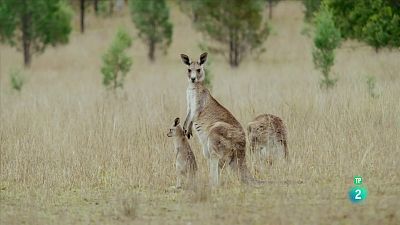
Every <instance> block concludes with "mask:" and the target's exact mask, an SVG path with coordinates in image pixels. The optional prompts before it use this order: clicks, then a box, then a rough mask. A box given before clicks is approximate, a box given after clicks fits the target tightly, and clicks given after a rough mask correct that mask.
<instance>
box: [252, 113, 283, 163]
mask: <svg viewBox="0 0 400 225" xmlns="http://www.w3.org/2000/svg"><path fill="white" fill-rule="evenodd" d="M247 131H248V138H249V142H250V150H251V151H252V152H253V153H256V154H259V155H260V156H261V157H260V158H261V159H262V160H263V161H267V162H268V163H269V164H272V158H274V157H276V156H283V157H284V158H285V159H286V160H287V159H288V157H289V152H288V147H287V132H286V126H285V124H284V123H283V121H282V119H281V118H279V117H277V116H274V115H271V114H262V115H259V116H257V117H256V118H255V119H254V120H253V121H252V122H250V123H248V125H247Z"/></svg>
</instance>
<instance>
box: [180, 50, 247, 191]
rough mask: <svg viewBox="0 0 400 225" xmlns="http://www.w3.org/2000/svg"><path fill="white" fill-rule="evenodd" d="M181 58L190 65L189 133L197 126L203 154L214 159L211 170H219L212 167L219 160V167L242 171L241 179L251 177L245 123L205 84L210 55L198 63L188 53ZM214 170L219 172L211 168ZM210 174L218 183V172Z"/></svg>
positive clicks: (188, 92)
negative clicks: (214, 96) (215, 96)
mask: <svg viewBox="0 0 400 225" xmlns="http://www.w3.org/2000/svg"><path fill="white" fill-rule="evenodd" d="M204 55H205V56H204ZM181 57H182V61H183V62H184V63H185V64H186V65H188V81H189V86H188V89H187V101H188V114H187V117H186V120H185V123H184V129H185V131H186V133H187V136H188V137H190V136H191V134H192V127H193V126H194V127H195V129H196V131H197V134H198V136H199V140H200V143H201V144H202V146H203V153H204V155H205V156H206V157H207V158H209V159H210V160H211V162H210V169H211V170H217V171H218V168H217V169H216V168H211V167H213V166H212V165H214V166H215V160H218V165H219V167H221V166H223V165H225V164H228V165H230V167H231V168H232V169H233V170H235V171H237V172H238V173H239V174H240V177H241V180H242V181H244V182H248V181H250V180H252V177H251V175H250V173H249V171H248V169H247V166H246V136H245V132H244V130H243V128H242V126H241V125H240V123H239V122H238V121H237V120H236V118H235V117H234V116H233V115H232V114H231V113H230V112H229V110H227V109H226V108H225V107H223V106H222V105H221V104H220V103H219V102H218V101H217V100H215V99H214V98H213V97H212V95H211V94H210V92H209V90H208V89H207V88H206V87H205V86H204V82H203V81H204V69H203V64H202V63H201V62H202V61H203V63H204V62H205V60H206V58H207V54H206V53H204V54H202V55H201V56H200V60H199V61H198V62H191V61H190V60H189V58H188V57H187V56H186V55H181ZM202 59H203V60H202ZM194 73H195V75H194ZM193 101H194V102H193ZM211 164H212V165H211ZM213 172H216V171H211V173H213ZM211 176H212V177H213V184H218V174H211ZM215 176H216V177H215Z"/></svg>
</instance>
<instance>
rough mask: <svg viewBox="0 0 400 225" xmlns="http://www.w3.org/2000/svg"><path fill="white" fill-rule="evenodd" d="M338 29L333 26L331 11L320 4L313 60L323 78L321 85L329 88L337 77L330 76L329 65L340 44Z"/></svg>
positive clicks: (316, 21)
mask: <svg viewBox="0 0 400 225" xmlns="http://www.w3.org/2000/svg"><path fill="white" fill-rule="evenodd" d="M340 42H341V38H340V31H339V30H338V29H337V28H336V27H335V24H334V22H333V18H332V13H331V12H330V10H329V9H328V7H327V6H326V5H324V4H323V5H322V6H321V9H320V11H319V12H318V14H317V15H316V17H315V36H314V49H313V53H312V54H313V61H314V65H315V67H316V68H317V69H319V70H321V72H322V75H323V78H322V80H321V87H325V88H330V87H333V86H334V85H335V84H336V81H337V79H332V78H331V77H330V71H331V67H332V66H333V65H334V63H335V52H334V51H335V49H336V48H337V47H338V46H339V45H340Z"/></svg>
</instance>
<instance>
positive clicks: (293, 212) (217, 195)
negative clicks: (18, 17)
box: [0, 1, 400, 225]
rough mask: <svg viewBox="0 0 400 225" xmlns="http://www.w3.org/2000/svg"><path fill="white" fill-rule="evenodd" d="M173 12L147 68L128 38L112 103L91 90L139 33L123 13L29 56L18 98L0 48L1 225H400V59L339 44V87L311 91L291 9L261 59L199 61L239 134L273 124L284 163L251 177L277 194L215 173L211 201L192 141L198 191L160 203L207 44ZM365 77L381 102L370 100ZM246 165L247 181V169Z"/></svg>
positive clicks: (304, 43) (296, 13) (314, 79)
mask: <svg viewBox="0 0 400 225" xmlns="http://www.w3.org/2000/svg"><path fill="white" fill-rule="evenodd" d="M171 14H172V20H173V23H174V26H175V27H174V28H175V30H174V37H173V43H172V45H171V47H170V49H169V51H168V54H167V55H162V54H159V55H157V61H156V62H155V63H153V64H152V63H150V62H149V61H148V59H147V57H146V56H147V53H146V48H145V46H144V45H143V44H142V42H141V41H140V40H139V39H136V40H135V41H134V45H133V47H132V48H131V49H130V50H129V54H130V55H132V56H133V60H134V63H133V66H132V70H131V72H130V73H129V74H128V76H127V79H126V86H125V88H124V91H123V92H122V93H120V97H119V98H114V97H113V96H108V95H107V93H106V91H105V90H104V88H103V86H102V84H101V79H102V77H101V73H100V66H101V55H102V54H103V53H104V51H105V50H106V49H107V47H108V45H109V44H110V42H111V40H112V38H113V36H114V34H115V31H116V30H117V28H118V26H125V27H126V28H127V29H128V30H129V32H130V34H132V36H134V35H136V31H135V29H134V26H133V24H132V22H131V21H130V18H129V14H128V13H127V12H123V13H122V14H120V15H118V16H115V17H113V18H111V19H102V18H100V19H96V18H94V17H93V16H90V15H89V18H88V20H87V32H86V33H85V34H84V35H82V34H80V33H79V32H78V27H77V25H78V21H75V25H76V26H75V31H74V33H73V34H72V36H71V40H70V43H69V44H68V45H66V46H61V47H58V48H56V49H54V48H49V49H47V51H46V52H45V53H44V54H42V55H39V56H37V57H34V58H33V64H32V66H31V68H30V69H27V70H25V71H24V73H25V74H26V75H27V77H28V81H27V84H26V86H24V87H23V89H22V92H21V93H16V92H15V91H13V90H12V89H11V88H10V85H9V78H8V73H9V71H10V69H11V68H14V67H20V66H21V65H22V54H21V53H20V52H17V51H16V50H15V49H12V48H10V47H8V46H5V45H1V46H0V47H1V49H0V113H1V114H0V157H1V158H0V163H1V165H0V224H4V225H5V224H126V223H129V224H274V225H276V224H400V211H399V209H400V202H399V199H400V173H399V171H400V162H399V160H400V147H399V146H400V104H399V97H400V72H399V71H400V61H399V59H400V52H399V50H393V51H389V50H382V51H380V52H378V53H377V52H375V51H374V50H373V49H371V48H369V47H366V46H364V45H362V44H360V43H355V42H346V43H344V44H343V46H342V47H341V48H340V49H339V50H338V51H337V60H336V64H335V66H334V68H333V72H334V74H335V76H336V77H338V78H339V81H338V83H337V86H336V87H335V88H334V89H332V90H330V91H324V90H321V89H320V88H319V87H318V81H319V73H318V71H316V70H315V69H314V67H313V64H312V58H311V49H312V48H311V47H312V46H311V39H310V38H308V37H306V36H303V35H301V31H302V29H303V27H304V24H303V22H302V21H303V19H302V18H303V14H302V5H301V3H299V2H293V1H289V2H282V3H279V4H278V5H277V6H276V8H275V11H274V18H273V19H272V20H271V26H272V27H273V32H272V35H271V36H270V37H269V39H268V40H267V41H266V43H265V47H266V49H267V51H266V52H265V53H264V54H262V55H261V56H260V57H259V58H257V59H252V58H247V59H246V60H245V61H244V62H243V64H242V65H241V66H240V67H239V68H238V69H231V68H229V66H228V65H227V63H226V61H225V60H224V59H223V58H222V57H221V56H217V55H213V54H211V55H209V57H210V58H211V59H212V60H213V65H212V68H211V70H212V71H213V73H214V78H213V89H212V93H213V95H214V97H215V98H216V99H217V100H218V101H220V103H222V104H223V105H224V106H226V107H227V108H228V109H229V110H231V112H232V113H233V114H234V115H235V116H236V117H237V119H238V120H239V121H240V122H241V123H242V124H243V125H245V124H247V122H249V121H250V120H251V119H252V118H253V117H255V116H256V115H258V114H261V113H272V114H275V115H279V116H280V117H282V118H283V120H284V121H285V122H286V124H287V127H288V133H289V151H290V157H291V159H290V162H289V163H278V164H275V165H273V166H272V167H271V168H268V169H267V170H266V171H265V172H263V173H257V174H256V176H257V178H259V179H263V180H269V181H274V182H275V183H273V184H268V185H265V186H262V187H252V186H245V185H240V184H239V183H238V182H237V180H236V178H235V176H233V175H232V174H230V172H229V171H224V172H223V173H222V184H221V186H220V187H219V188H217V189H213V190H211V189H210V188H209V187H208V166H207V162H206V160H205V159H204V157H203V155H202V153H201V150H200V146H199V143H198V141H197V138H194V139H193V140H191V141H190V143H191V145H192V148H193V149H194V151H195V155H196V158H197V161H198V164H199V176H200V179H199V183H198V185H197V186H198V188H197V189H195V190H187V191H180V192H174V191H169V187H170V186H171V185H174V184H175V172H174V156H175V154H174V152H173V146H172V140H170V139H168V138H167V136H166V133H167V130H168V128H169V126H170V124H171V123H172V121H173V119H174V118H175V117H177V116H180V117H181V118H183V117H184V116H185V110H186V100H185V90H186V82H187V81H186V77H185V69H186V68H185V66H184V65H183V64H182V63H181V61H180V58H179V53H187V54H188V55H190V56H192V57H198V56H199V55H200V53H201V51H200V49H199V48H198V43H199V42H201V41H204V39H203V37H202V35H201V34H199V33H197V32H196V31H195V30H194V29H193V28H192V27H191V23H190V21H189V19H188V18H187V17H186V16H185V15H183V14H182V13H181V12H180V11H179V10H178V8H177V7H176V6H173V8H172V12H171ZM371 75H372V76H375V77H376V79H377V88H376V91H377V92H378V93H379V95H380V96H379V97H378V98H371V97H370V96H369V94H368V89H367V83H366V77H367V76H371ZM248 165H249V167H250V168H251V170H252V172H253V173H254V172H255V167H254V160H251V159H249V160H248ZM355 175H361V176H363V178H364V185H365V186H366V187H367V188H368V191H369V194H368V198H367V200H366V201H365V202H364V203H363V204H361V205H354V204H352V203H351V202H350V201H349V200H348V198H347V191H348V190H349V188H350V187H352V186H353V176H355ZM286 180H301V181H303V183H302V184H292V183H291V184H282V182H281V181H286Z"/></svg>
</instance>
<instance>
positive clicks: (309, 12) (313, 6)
mask: <svg viewBox="0 0 400 225" xmlns="http://www.w3.org/2000/svg"><path fill="white" fill-rule="evenodd" d="M303 5H304V7H305V11H304V19H305V20H306V21H311V20H312V19H313V18H314V14H315V12H317V11H318V9H319V6H320V5H321V0H303Z"/></svg>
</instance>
